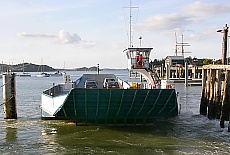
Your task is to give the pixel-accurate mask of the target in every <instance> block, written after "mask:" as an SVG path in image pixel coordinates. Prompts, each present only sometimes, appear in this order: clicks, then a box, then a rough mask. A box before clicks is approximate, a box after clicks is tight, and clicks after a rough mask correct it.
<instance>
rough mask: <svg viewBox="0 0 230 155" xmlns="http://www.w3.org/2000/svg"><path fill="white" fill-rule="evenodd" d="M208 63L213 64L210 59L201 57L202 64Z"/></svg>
mask: <svg viewBox="0 0 230 155" xmlns="http://www.w3.org/2000/svg"><path fill="white" fill-rule="evenodd" d="M209 64H213V60H212V59H203V65H209Z"/></svg>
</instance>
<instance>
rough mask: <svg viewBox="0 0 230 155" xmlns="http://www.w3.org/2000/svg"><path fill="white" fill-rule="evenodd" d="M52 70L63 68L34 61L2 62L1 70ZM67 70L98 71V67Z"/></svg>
mask: <svg viewBox="0 0 230 155" xmlns="http://www.w3.org/2000/svg"><path fill="white" fill-rule="evenodd" d="M23 67H24V72H42V71H43V72H52V71H57V70H63V69H55V68H53V67H50V66H48V65H37V64H32V63H21V64H16V65H7V64H0V70H1V71H3V72H6V71H9V70H11V71H12V72H23ZM65 70H66V71H96V70H97V67H89V68H87V67H81V68H74V69H65Z"/></svg>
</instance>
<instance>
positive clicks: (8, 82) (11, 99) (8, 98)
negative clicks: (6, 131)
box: [3, 73, 17, 119]
mask: <svg viewBox="0 0 230 155" xmlns="http://www.w3.org/2000/svg"><path fill="white" fill-rule="evenodd" d="M3 101H4V119H17V108H16V89H15V74H14V73H7V74H3Z"/></svg>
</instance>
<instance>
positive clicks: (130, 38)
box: [124, 0, 138, 47]
mask: <svg viewBox="0 0 230 155" xmlns="http://www.w3.org/2000/svg"><path fill="white" fill-rule="evenodd" d="M124 8H129V47H132V46H133V43H132V9H133V8H138V7H133V6H132V0H130V6H129V7H124Z"/></svg>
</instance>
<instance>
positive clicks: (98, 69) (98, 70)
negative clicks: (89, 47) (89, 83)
mask: <svg viewBox="0 0 230 155" xmlns="http://www.w3.org/2000/svg"><path fill="white" fill-rule="evenodd" d="M99 72H100V68H99V64H97V74H99Z"/></svg>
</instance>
